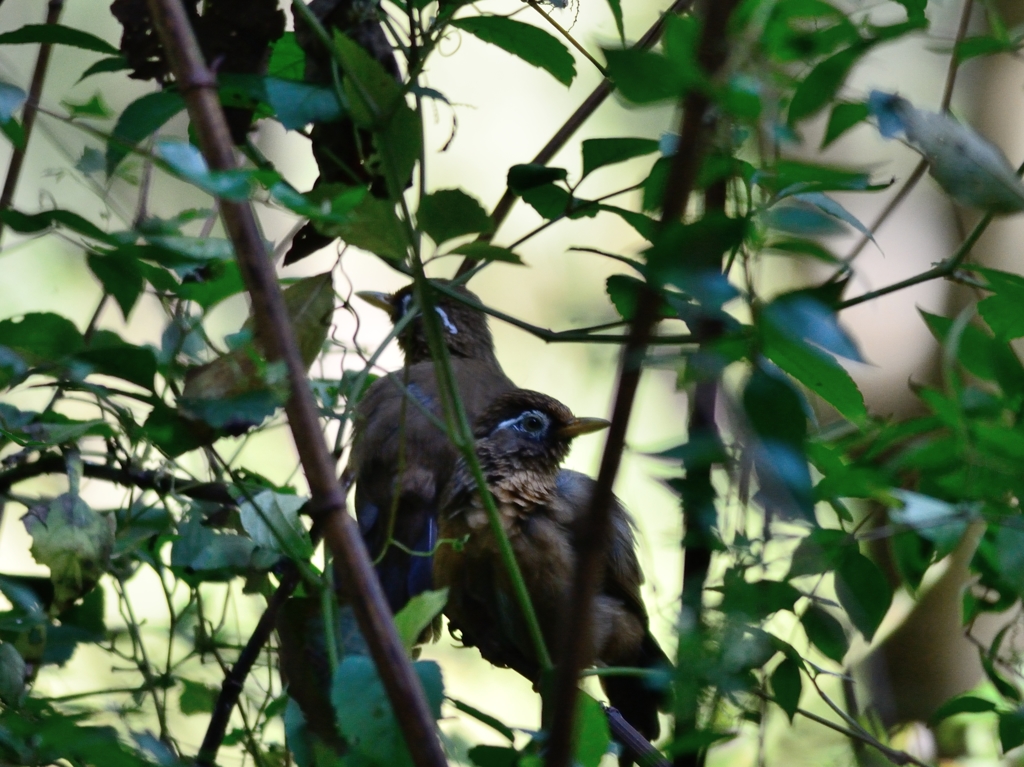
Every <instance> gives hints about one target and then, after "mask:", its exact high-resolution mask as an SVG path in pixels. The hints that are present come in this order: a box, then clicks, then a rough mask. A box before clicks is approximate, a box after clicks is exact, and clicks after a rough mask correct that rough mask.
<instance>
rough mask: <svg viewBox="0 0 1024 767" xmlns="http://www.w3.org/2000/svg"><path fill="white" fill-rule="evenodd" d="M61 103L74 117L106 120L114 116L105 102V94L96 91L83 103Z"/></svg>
mask: <svg viewBox="0 0 1024 767" xmlns="http://www.w3.org/2000/svg"><path fill="white" fill-rule="evenodd" d="M60 103H61V106H63V107H64V108H65V109H67V110H68V112H69V113H70V114H71V116H72V117H98V118H103V119H105V118H107V117H110V116H111V115H112V114H113V112H111V111H110V107H108V106H107V104H106V102H105V101H104V100H103V94H101V93H100V92H99V91H96V93H94V94H93V95H92V98H90V99H89V100H88V101H83V102H82V103H80V104H76V103H74V102H72V101H62V102H60Z"/></svg>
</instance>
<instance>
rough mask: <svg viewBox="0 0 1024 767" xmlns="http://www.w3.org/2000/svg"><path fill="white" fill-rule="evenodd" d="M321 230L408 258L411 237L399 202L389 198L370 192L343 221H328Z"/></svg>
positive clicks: (366, 247)
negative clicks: (398, 211) (399, 212)
mask: <svg viewBox="0 0 1024 767" xmlns="http://www.w3.org/2000/svg"><path fill="white" fill-rule="evenodd" d="M321 231H322V232H323V233H324V234H326V235H329V236H333V237H340V238H341V239H342V240H344V241H345V242H347V243H348V244H349V245H353V246H355V247H357V248H362V249H363V250H368V251H370V252H371V253H376V254H377V255H378V256H380V257H381V258H384V259H387V260H390V261H404V260H405V256H406V251H407V248H408V241H407V239H406V236H405V230H404V228H403V227H402V222H401V221H399V220H398V216H397V215H395V206H394V204H393V203H391V202H388V201H387V200H381V199H378V198H377V197H372V196H366V197H364V198H363V200H362V202H360V203H359V204H358V205H357V206H356V207H355V208H353V209H352V211H351V212H350V213H349V215H348V216H347V217H346V220H345V221H344V222H343V223H340V224H325V225H323V226H322V227H321Z"/></svg>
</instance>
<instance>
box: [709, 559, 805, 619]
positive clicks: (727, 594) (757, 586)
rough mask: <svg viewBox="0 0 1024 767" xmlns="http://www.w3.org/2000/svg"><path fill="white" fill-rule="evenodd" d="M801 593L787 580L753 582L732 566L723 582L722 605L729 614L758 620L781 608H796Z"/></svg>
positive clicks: (723, 610)
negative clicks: (732, 568)
mask: <svg viewBox="0 0 1024 767" xmlns="http://www.w3.org/2000/svg"><path fill="white" fill-rule="evenodd" d="M800 596H801V594H800V592H799V591H798V590H797V589H796V588H794V587H793V586H792V585H791V584H789V583H786V582H785V581H768V580H761V581H754V582H753V583H751V582H749V581H748V580H747V579H746V578H745V577H744V576H743V574H742V573H740V572H737V571H736V570H729V571H727V572H726V574H725V580H724V582H723V584H722V607H721V609H722V612H724V613H726V614H728V615H733V616H742V617H743V618H745V619H747V620H754V621H758V620H763V619H764V618H767V617H768V616H770V615H773V614H774V613H777V612H778V611H779V610H792V609H793V605H794V604H796V601H797V600H798V599H799V598H800ZM741 619H742V618H741Z"/></svg>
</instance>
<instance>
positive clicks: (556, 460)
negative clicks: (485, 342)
mask: <svg viewBox="0 0 1024 767" xmlns="http://www.w3.org/2000/svg"><path fill="white" fill-rule="evenodd" d="M608 425H609V424H608V421H606V420H604V419H603V418H577V417H576V416H574V415H573V414H572V411H571V410H569V408H567V407H566V406H565V405H563V404H562V403H561V402H559V401H558V400H556V399H555V398H554V397H549V396H548V395H546V394H541V393H540V392H535V391H529V390H527V389H517V390H515V391H511V392H508V393H507V394H502V395H500V396H499V397H497V398H496V399H495V400H494V402H492V403H491V405H490V406H489V407H488V408H487V409H486V410H485V411H484V412H483V413H482V414H481V415H480V417H479V418H478V419H477V421H476V424H475V425H474V428H473V432H474V436H475V437H476V439H477V453H478V454H479V456H480V460H481V462H482V463H483V464H486V465H485V466H484V468H485V470H487V469H491V470H498V471H499V472H501V473H507V472H509V471H517V470H530V471H536V472H541V473H554V472H556V471H557V470H558V467H559V466H560V465H561V463H562V461H564V460H565V457H566V456H567V455H568V454H569V448H570V446H571V444H572V441H573V439H575V438H576V437H578V436H580V435H581V434H589V433H591V432H595V431H600V430H601V429H606V428H608Z"/></svg>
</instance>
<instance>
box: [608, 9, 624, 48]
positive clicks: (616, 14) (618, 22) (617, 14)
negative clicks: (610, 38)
mask: <svg viewBox="0 0 1024 767" xmlns="http://www.w3.org/2000/svg"><path fill="white" fill-rule="evenodd" d="M608 7H609V8H610V9H611V12H612V18H614V19H615V29H616V30H618V33H619V40H621V41H622V44H623V45H625V44H626V29H625V27H624V26H623V23H622V0H608Z"/></svg>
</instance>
